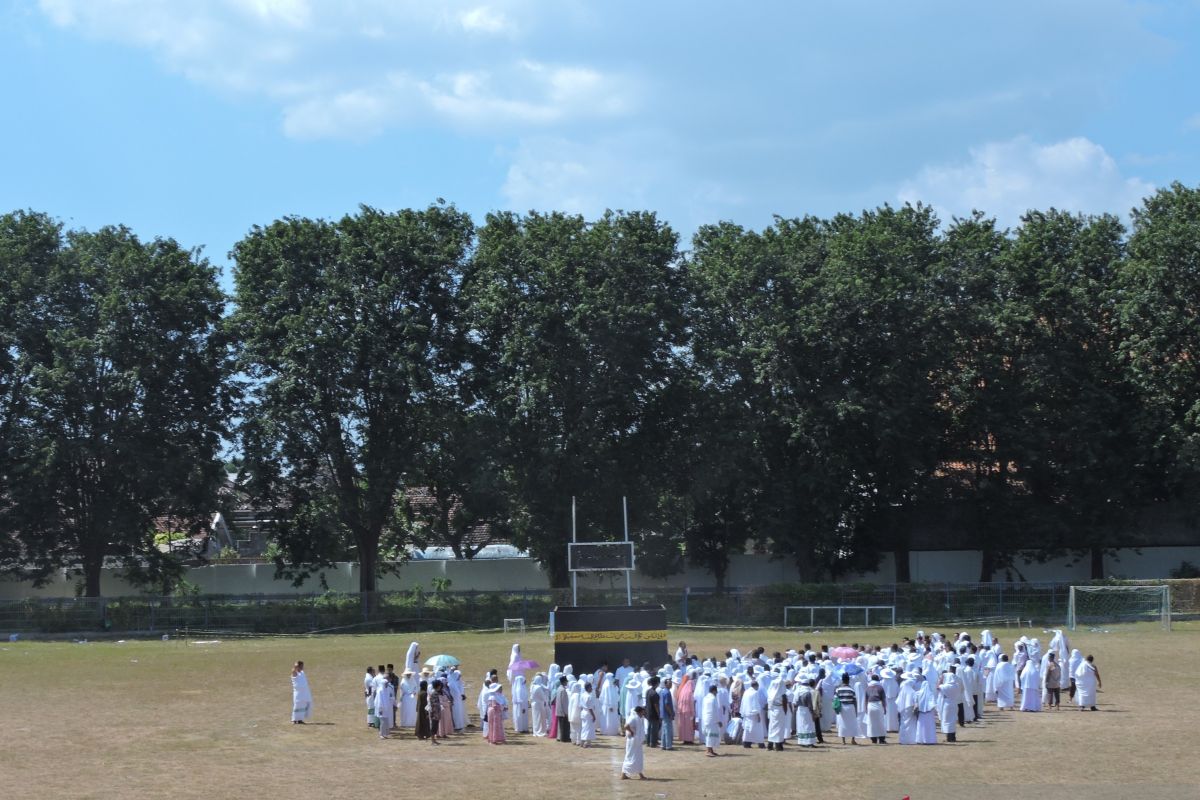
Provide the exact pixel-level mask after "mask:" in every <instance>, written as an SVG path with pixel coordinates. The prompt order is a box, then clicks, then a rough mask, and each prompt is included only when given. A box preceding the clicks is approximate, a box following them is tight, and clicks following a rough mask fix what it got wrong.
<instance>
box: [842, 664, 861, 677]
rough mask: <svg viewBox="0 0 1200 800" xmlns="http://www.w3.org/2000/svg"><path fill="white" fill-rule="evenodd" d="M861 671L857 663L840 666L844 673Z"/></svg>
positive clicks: (854, 673) (852, 673) (855, 673)
mask: <svg viewBox="0 0 1200 800" xmlns="http://www.w3.org/2000/svg"><path fill="white" fill-rule="evenodd" d="M862 671H863V668H862V667H860V666H859V665H858V664H846V665H845V666H843V667H842V672H844V673H846V674H847V675H857V674H859V673H860V672H862Z"/></svg>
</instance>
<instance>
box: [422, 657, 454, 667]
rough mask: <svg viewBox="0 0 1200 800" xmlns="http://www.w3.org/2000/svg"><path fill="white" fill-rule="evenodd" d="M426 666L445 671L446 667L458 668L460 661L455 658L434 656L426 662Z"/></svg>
mask: <svg viewBox="0 0 1200 800" xmlns="http://www.w3.org/2000/svg"><path fill="white" fill-rule="evenodd" d="M425 666H427V667H433V668H434V669H444V668H446V667H457V666H458V659H457V658H455V657H454V656H448V655H444V654H443V655H440V656H433V657H431V658H430V659H428V660H427V661H426V662H425Z"/></svg>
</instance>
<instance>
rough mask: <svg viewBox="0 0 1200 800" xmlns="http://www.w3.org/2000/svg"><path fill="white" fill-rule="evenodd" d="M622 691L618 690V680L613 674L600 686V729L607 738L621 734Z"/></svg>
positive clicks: (598, 701) (598, 712)
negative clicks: (620, 708)
mask: <svg viewBox="0 0 1200 800" xmlns="http://www.w3.org/2000/svg"><path fill="white" fill-rule="evenodd" d="M620 700H621V691H620V689H618V688H617V679H616V676H615V675H613V673H611V672H610V673H608V674H607V675H605V676H604V683H602V684H600V696H599V697H598V698H597V703H596V711H597V716H598V717H599V720H598V722H599V724H598V726H597V727H598V728H599V730H600V733H602V734H604V735H605V736H616V735H617V734H619V733H620V732H621V712H620V711H619V710H618V708H619V707H620V705H621V703H620Z"/></svg>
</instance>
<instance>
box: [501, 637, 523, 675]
mask: <svg viewBox="0 0 1200 800" xmlns="http://www.w3.org/2000/svg"><path fill="white" fill-rule="evenodd" d="M520 657H521V645H519V644H514V645H513V646H512V651H511V652H510V653H509V654H508V668H507V669H505V670H504V674H505V676H507V678H508V682H509V683H512V682H513V668H512V665H513V663H514V662H516V661H517V659H519V658H520Z"/></svg>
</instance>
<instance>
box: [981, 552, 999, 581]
mask: <svg viewBox="0 0 1200 800" xmlns="http://www.w3.org/2000/svg"><path fill="white" fill-rule="evenodd" d="M995 572H996V553H995V552H994V551H992V550H989V549H987V548H984V550H983V559H982V561H980V563H979V582H980V583H989V582H990V581H991V580H992V575H993V574H995Z"/></svg>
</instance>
